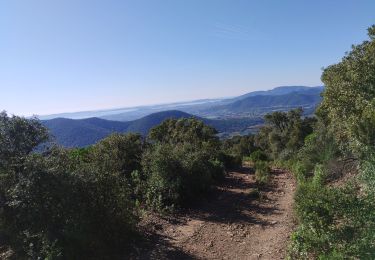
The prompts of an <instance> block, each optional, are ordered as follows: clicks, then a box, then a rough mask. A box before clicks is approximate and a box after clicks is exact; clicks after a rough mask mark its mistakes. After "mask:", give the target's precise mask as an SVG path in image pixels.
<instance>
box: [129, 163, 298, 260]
mask: <svg viewBox="0 0 375 260" xmlns="http://www.w3.org/2000/svg"><path fill="white" fill-rule="evenodd" d="M294 189H295V185H294V182H293V179H292V178H291V176H290V175H289V173H287V172H284V171H280V170H274V171H273V174H272V181H271V184H270V185H269V187H268V188H266V189H263V190H262V191H261V192H260V198H256V192H254V191H255V190H256V185H255V180H254V174H253V173H251V169H250V168H248V167H244V168H242V169H241V170H238V171H234V172H230V173H229V175H228V176H227V177H226V181H224V182H223V184H222V185H221V186H219V187H218V191H217V192H215V194H214V195H213V196H212V197H211V198H210V199H208V200H206V201H202V202H201V203H200V205H199V206H197V208H196V209H193V210H191V211H190V212H186V213H184V214H181V215H178V216H175V217H167V218H161V217H155V216H149V218H147V219H146V220H145V221H144V223H143V225H144V228H145V229H146V230H151V232H150V234H151V233H152V234H153V235H152V239H151V240H152V241H153V247H152V248H150V249H147V250H140V251H139V255H138V257H135V258H138V259H284V257H285V254H286V248H287V244H288V241H289V236H290V234H291V232H292V229H293V226H294V223H293V212H292V203H293V194H294Z"/></svg>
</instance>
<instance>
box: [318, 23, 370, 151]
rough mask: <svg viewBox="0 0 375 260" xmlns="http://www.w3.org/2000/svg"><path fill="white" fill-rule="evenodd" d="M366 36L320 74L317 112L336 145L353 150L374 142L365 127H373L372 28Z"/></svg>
mask: <svg viewBox="0 0 375 260" xmlns="http://www.w3.org/2000/svg"><path fill="white" fill-rule="evenodd" d="M368 35H369V38H370V39H369V40H367V41H364V42H363V43H362V44H359V45H354V46H353V47H352V50H351V51H350V52H349V53H348V54H347V55H346V56H345V57H344V58H343V59H342V61H341V62H339V63H337V64H334V65H331V66H329V67H327V68H326V69H325V70H324V72H323V75H322V81H323V82H324V84H325V86H326V90H325V91H324V98H323V102H322V105H321V107H320V110H321V113H324V114H325V115H326V116H327V118H328V120H329V122H330V128H331V129H332V132H333V133H334V135H335V138H336V139H337V141H338V142H339V144H340V145H341V146H342V147H344V148H345V147H347V144H349V145H350V146H351V147H353V148H354V147H355V149H356V150H358V149H360V146H361V144H363V142H364V143H365V144H369V145H373V144H374V143H375V141H374V140H372V139H373V138H374V136H373V133H372V131H371V128H367V127H366V125H372V124H373V119H372V115H373V114H374V113H375V102H374V98H375V25H374V26H372V27H370V28H369V29H368ZM366 128H367V130H365V129H366ZM368 130H370V132H368ZM346 149H348V148H346Z"/></svg>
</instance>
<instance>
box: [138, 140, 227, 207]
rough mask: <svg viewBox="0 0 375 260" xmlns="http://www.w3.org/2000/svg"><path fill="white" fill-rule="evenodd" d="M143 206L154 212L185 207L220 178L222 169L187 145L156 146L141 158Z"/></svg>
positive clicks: (206, 155) (219, 163) (218, 162)
mask: <svg viewBox="0 0 375 260" xmlns="http://www.w3.org/2000/svg"><path fill="white" fill-rule="evenodd" d="M143 170H144V172H145V173H144V174H145V176H146V178H147V179H146V187H145V189H146V190H145V193H146V203H147V204H148V206H149V207H151V208H153V209H156V210H163V209H173V208H175V207H181V206H186V205H188V204H190V203H191V202H193V201H194V200H195V199H197V198H200V197H201V196H202V194H204V193H207V192H208V191H210V189H211V186H212V184H213V183H214V181H215V180H220V179H222V178H223V177H224V167H223V165H222V163H221V162H220V161H218V160H212V159H210V154H208V153H206V152H204V151H197V150H195V149H192V147H190V146H189V145H182V146H171V145H169V144H156V145H154V147H153V148H152V149H150V150H149V151H148V152H147V153H146V154H145V155H144V158H143Z"/></svg>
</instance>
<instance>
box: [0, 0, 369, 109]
mask: <svg viewBox="0 0 375 260" xmlns="http://www.w3.org/2000/svg"><path fill="white" fill-rule="evenodd" d="M373 10H375V2H374V1H365V0H361V1H338V0H337V1H329V2H326V1H322V0H321V1H313V2H305V1H304V2H301V1H296V0H289V1H282V2H280V1H267V2H255V1H243V0H239V1H210V0H209V1H204V2H203V1H189V2H178V1H175V2H173V1H119V0H111V1H105V2H101V1H88V0H81V1H73V0H66V1H53V2H52V1H47V0H37V1H33V2H28V1H21V0H17V1H3V2H2V3H0V33H1V35H2V41H1V43H0V56H1V57H2V58H1V59H0V90H1V96H0V104H1V107H0V110H6V111H8V112H9V113H11V114H16V115H24V116H30V115H49V114H60V113H70V112H79V111H93V110H108V109H113V108H126V107H135V106H147V105H154V104H165V103H174V102H185V101H191V100H199V99H212V98H221V97H228V96H237V95H241V94H245V93H248V92H251V91H256V90H266V89H271V88H274V87H277V86H283V85H303V86H319V85H322V83H321V81H320V74H321V68H322V67H326V66H328V65H330V64H333V63H336V62H339V61H340V59H341V57H342V56H343V55H344V53H345V52H346V51H347V50H348V49H349V48H350V46H351V45H352V44H353V43H359V42H361V41H362V40H363V39H366V38H367V37H366V28H367V27H369V26H370V25H371V24H373V23H374V21H375V13H374V12H373Z"/></svg>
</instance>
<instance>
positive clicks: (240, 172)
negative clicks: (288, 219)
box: [190, 167, 281, 226]
mask: <svg viewBox="0 0 375 260" xmlns="http://www.w3.org/2000/svg"><path fill="white" fill-rule="evenodd" d="M276 174H277V173H276ZM251 175H253V171H252V169H251V168H248V167H242V168H240V169H237V170H236V171H232V172H231V173H230V174H229V175H228V176H226V179H225V180H224V181H223V182H222V183H221V184H219V185H218V188H217V190H216V191H214V192H213V194H212V195H211V196H210V197H209V198H208V199H207V200H206V201H203V202H202V203H200V204H199V205H197V207H195V208H193V209H192V210H191V212H190V214H191V213H193V215H194V216H195V218H197V219H199V220H203V221H209V222H215V223H222V224H228V223H236V224H245V223H252V224H258V225H262V226H267V225H271V223H269V222H267V221H265V220H262V219H261V218H259V217H255V215H259V214H260V215H265V216H266V215H270V214H281V213H279V212H277V207H275V206H270V204H272V203H267V204H268V206H264V205H263V204H264V203H261V202H260V200H264V199H267V198H260V199H259V198H254V197H252V195H251V194H250V191H253V190H256V189H257V188H258V186H257V185H256V183H255V182H254V181H253V180H252V177H251ZM276 186H277V185H273V184H272V183H271V184H270V185H268V186H267V187H263V188H262V189H261V190H262V191H267V192H270V191H272V192H273V191H276ZM268 201H270V200H269V199H268ZM254 213H257V214H254Z"/></svg>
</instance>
